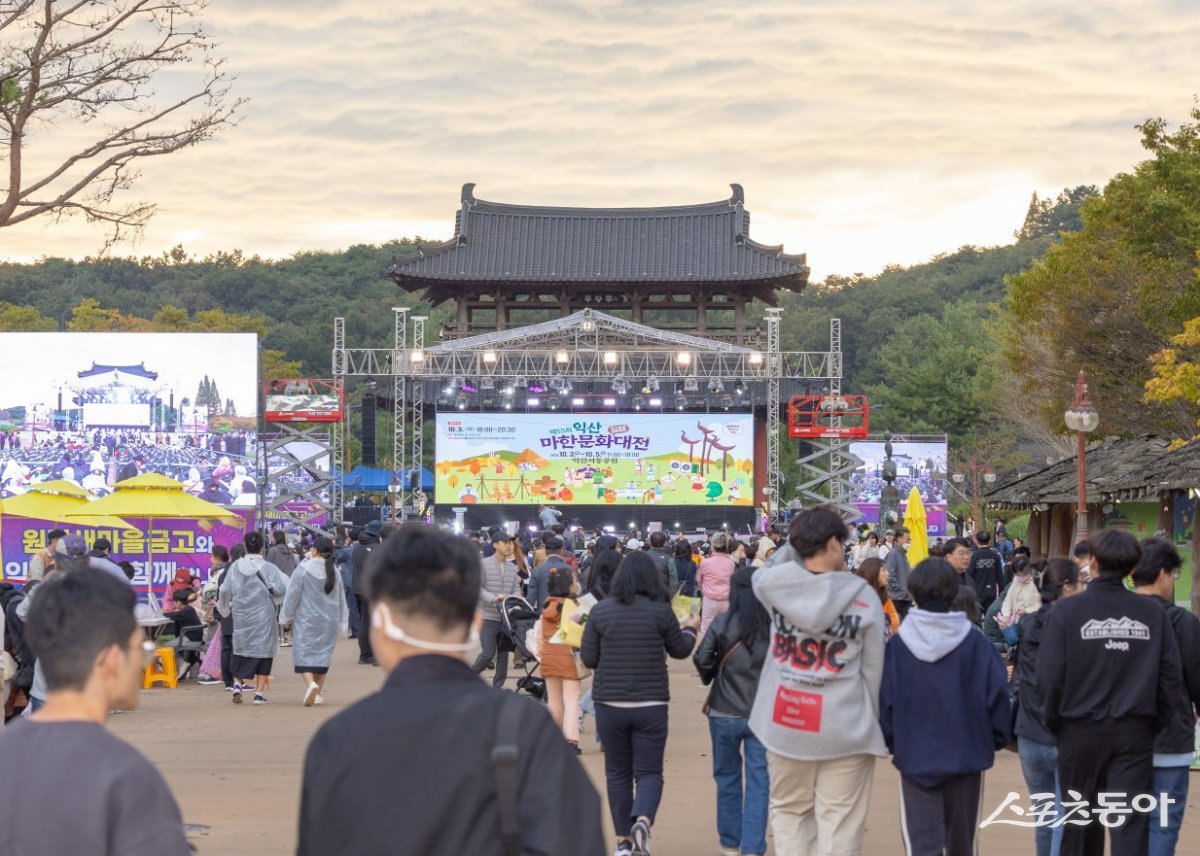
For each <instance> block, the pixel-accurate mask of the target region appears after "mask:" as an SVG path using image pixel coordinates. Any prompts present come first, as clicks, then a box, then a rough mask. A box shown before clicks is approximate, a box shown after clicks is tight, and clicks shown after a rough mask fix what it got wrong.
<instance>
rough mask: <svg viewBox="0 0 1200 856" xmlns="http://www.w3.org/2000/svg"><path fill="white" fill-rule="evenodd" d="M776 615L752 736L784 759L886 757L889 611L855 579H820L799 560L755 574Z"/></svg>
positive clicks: (830, 575) (761, 593) (757, 589)
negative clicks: (883, 711)
mask: <svg viewBox="0 0 1200 856" xmlns="http://www.w3.org/2000/svg"><path fill="white" fill-rule="evenodd" d="M754 593H755V595H757V597H758V599H759V600H760V601H761V602H762V604H763V606H765V607H766V609H767V612H768V613H770V615H771V621H772V628H771V651H770V654H769V655H768V656H767V659H766V662H765V663H763V670H762V674H761V675H760V677H759V681H758V693H757V695H756V696H755V699H754V707H753V709H752V711H751V713H750V730H751V731H753V732H754V735H755V736H756V737H758V739H759V740H760V741H762V743H763V745H764V746H766V747H767V748H768V749H770V750H771V751H772V752H774V753H775V754H777V755H783V756H785V757H787V758H795V759H797V760H802V761H818V760H829V759H832V758H844V757H846V756H848V755H862V754H867V755H878V756H881V757H882V756H886V755H887V747H886V745H885V744H884V741H883V731H882V730H881V729H880V727H879V684H880V682H881V681H882V679H883V623H884V621H885V619H884V616H883V607H882V606H881V605H880V603H879V598H878V597H876V595H875V592H874V591H872V590H871V587H870V586H868V585H867V583H866V581H865V580H863V579H862V578H861V577H858V576H855V575H854V574H848V573H845V572H836V571H835V572H831V573H823V574H814V573H812V572H810V571H808V570H807V569H806V568H805V567H804V566H803V564H802V563H800V562H798V561H789V562H783V563H782V564H779V563H775V564H771V565H769V566H767V567H765V568H760V569H759V570H758V571H756V572H755V574H754Z"/></svg>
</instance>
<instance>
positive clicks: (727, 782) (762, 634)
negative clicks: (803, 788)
mask: <svg viewBox="0 0 1200 856" xmlns="http://www.w3.org/2000/svg"><path fill="white" fill-rule="evenodd" d="M756 571H757V569H756V568H743V569H741V570H739V571H737V572H736V573H734V575H733V585H732V587H731V589H730V596H729V611H728V612H726V613H725V614H723V615H718V616H717V617H716V618H715V619H714V620H713V623H712V627H710V628H709V631H710V632H709V633H707V634H705V636H704V639H703V640H702V641H701V642H700V647H699V648H698V649H697V650H696V655H695V657H693V658H692V662H693V663H694V664H695V666H696V671H698V672H699V673H700V680H701V681H703V682H704V683H705V685H709V684H711V685H712V689H711V690H710V691H709V694H708V700H707V701H706V702H705V705H704V709H705V713H706V714H707V715H708V731H709V736H710V737H711V739H712V749H713V779H715V780H716V783H717V838H718V843H719V844H720V847H721V853H722V854H723V856H739V854H746V855H747V856H749V854H755V856H757V854H764V853H766V852H767V817H768V803H769V801H770V797H771V793H770V792H771V788H770V783H769V781H768V778H767V751H766V749H765V748H763V745H762V743H761V742H760V741H759V739H758V738H757V737H755V736H754V733H753V732H752V731H751V730H750V709H751V707H752V706H753V704H754V695H755V693H756V692H757V690H758V676H759V674H760V673H761V672H762V666H763V662H764V661H765V660H766V658H767V648H768V647H769V646H770V644H771V616H769V615H768V614H767V611H766V609H764V608H763V605H762V604H761V603H759V602H758V598H756V597H755V596H754V587H753V582H754V574H755V572H756ZM743 769H744V770H745V778H744V779H743ZM743 781H744V783H745V784H744V786H743Z"/></svg>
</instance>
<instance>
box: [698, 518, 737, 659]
mask: <svg viewBox="0 0 1200 856" xmlns="http://www.w3.org/2000/svg"><path fill="white" fill-rule="evenodd" d="M731 540H732V539H730V537H729V536H728V535H727V534H725V533H724V532H718V533H716V534H715V535H713V536H712V539H711V541H710V543H711V544H712V555H711V556H709V557H708V558H707V559H705V560H704V561H703V562H701V563H700V567H699V568H698V569H697V570H696V588H698V589H699V590H700V594H701V595H702V596H703V598H704V601H703V603H702V604H701V607H700V635H701V636H703V635H704V634H705V633H707V632H708V626H709V625H710V624H712V621H713V619H714V618H716V617H717V616H718V615H720V614H721V613H722V612H724V611H725V610H727V609H729V582H730V580H732V579H733V572H734V571H735V570H736V569H737V565H736V564H735V563H734V561H733V559H732V558H731V557H730V556H729V550H730V549H731V543H730V542H731Z"/></svg>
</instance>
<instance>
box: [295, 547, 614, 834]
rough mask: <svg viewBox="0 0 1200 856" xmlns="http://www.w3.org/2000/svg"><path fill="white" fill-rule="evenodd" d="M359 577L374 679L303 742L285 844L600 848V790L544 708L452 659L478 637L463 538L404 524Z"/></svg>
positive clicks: (473, 582)
mask: <svg viewBox="0 0 1200 856" xmlns="http://www.w3.org/2000/svg"><path fill="white" fill-rule="evenodd" d="M366 582H367V593H368V598H369V600H370V602H371V604H372V613H371V621H370V623H369V624H368V625H367V628H369V632H370V634H371V636H372V637H373V639H372V650H374V651H375V654H376V656H377V657H378V658H379V664H380V666H381V667H382V668H383V670H384V671H385V672H386V674H387V678H386V680H385V682H384V684H383V687H382V688H381V689H380V690H379V691H378V692H376V693H374V694H372V695H370V696H368V697H366V698H365V699H362V700H361V701H358V702H356V703H355V704H353V705H351V706H350V707H349V708H347V709H346V710H344V711H342V712H341V713H339V714H338V715H337V716H335V717H333V718H332V719H330V720H329V721H328V722H326V723H325V724H324V725H322V726H321V728H320V729H319V730H318V731H317V733H316V735H315V736H314V737H313V739H312V742H311V743H310V744H309V747H308V752H307V755H306V758H305V762H304V779H303V785H302V789H301V797H300V828H299V844H298V846H297V849H296V853H297V856H328V854H335V853H336V854H344V856H371V855H372V854H381V853H389V854H397V856H425V854H430V856H432V854H470V856H507V854H509V853H511V852H520V853H525V854H531V856H532V854H542V856H552V854H567V853H569V854H572V856H575V854H578V856H603V854H604V833H603V830H602V828H601V821H600V800H599V796H598V795H597V793H596V790H595V788H594V787H593V786H592V784H591V782H590V781H589V779H588V776H587V773H586V772H585V771H584V769H583V768H582V767H581V766H580V764H579V760H578V759H577V758H576V757H575V753H574V752H572V751H571V748H570V747H569V746H567V744H566V741H564V740H563V739H562V738H561V737H560V736H559V733H558V730H557V729H556V728H554V727H553V725H552V723H551V719H550V716H549V714H548V713H547V712H546V710H545V708H543V707H542V705H540V704H538V703H536V702H534V701H533V700H532V699H530V698H527V697H525V696H523V695H518V694H516V693H505V692H501V691H499V690H497V689H494V688H491V687H488V686H486V685H485V684H484V683H483V682H482V681H480V680H479V679H478V677H476V675H475V674H474V672H473V671H472V669H471V668H470V667H469V666H468V665H467V664H466V663H465V662H464V660H463V657H464V656H465V655H466V653H467V652H468V651H470V650H472V649H474V648H475V646H476V645H477V644H478V640H477V639H476V636H477V634H476V632H475V631H474V629H473V628H474V627H476V626H478V625H477V622H478V620H479V613H478V612H477V604H478V601H479V591H480V588H481V580H480V563H479V554H478V552H477V551H476V550H475V548H474V547H472V546H471V544H470V543H469V542H468V541H466V540H465V539H462V538H457V537H455V536H453V535H451V534H449V533H445V532H440V531H438V530H436V529H431V528H428V527H425V526H419V525H408V526H403V527H401V528H400V529H399V530H398V531H397V532H396V534H395V535H393V536H392V537H391V538H389V539H388V540H387V541H386V542H384V544H383V547H382V548H381V549H380V551H378V553H377V554H376V555H375V556H374V557H373V559H372V562H371V565H370V567H369V568H368V572H367V577H366ZM448 759H452V760H453V762H452V763H451V762H449V760H448ZM397 794H404V798H403V799H400V800H397V799H396V795H397ZM509 845H511V846H509Z"/></svg>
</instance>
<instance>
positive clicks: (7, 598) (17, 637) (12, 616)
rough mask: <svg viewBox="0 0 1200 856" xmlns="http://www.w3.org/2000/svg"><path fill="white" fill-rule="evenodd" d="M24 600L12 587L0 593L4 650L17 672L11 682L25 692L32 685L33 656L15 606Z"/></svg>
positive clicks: (23, 596)
mask: <svg viewBox="0 0 1200 856" xmlns="http://www.w3.org/2000/svg"><path fill="white" fill-rule="evenodd" d="M23 600H25V594H24V593H22V592H19V591H17V590H16V589H12V590H10V591H6V592H4V593H3V594H0V606H2V607H3V609H4V650H6V651H8V653H10V654H12V658H13V659H14V660H16V661H17V673H16V674H15V675H14V676H13V683H14V684H16V685H17V686H18V687H20V688H21V689H23V690H24V691H25V692H26V693H28V692H29V688H30V687H32V686H33V664H34V661H35V659H36V658H35V657H34V656H33V651H32V650H30V648H29V643H28V642H27V641H26V640H25V622H24V620H22V619H21V618H19V617H18V616H17V607H18V606H20V605H21V601H23Z"/></svg>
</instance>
